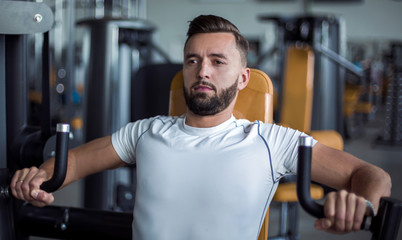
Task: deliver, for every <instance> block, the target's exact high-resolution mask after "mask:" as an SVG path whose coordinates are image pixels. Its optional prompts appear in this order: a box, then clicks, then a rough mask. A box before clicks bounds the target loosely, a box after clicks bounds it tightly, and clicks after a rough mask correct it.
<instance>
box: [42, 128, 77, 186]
mask: <svg viewBox="0 0 402 240" xmlns="http://www.w3.org/2000/svg"><path fill="white" fill-rule="evenodd" d="M69 134H70V125H69V124H62V123H58V124H57V126H56V157H55V161H54V170H53V176H52V178H51V179H50V180H48V181H46V182H44V183H42V185H41V186H40V189H42V190H44V191H46V192H49V193H50V192H54V191H56V190H57V189H59V188H60V187H61V185H62V184H63V182H64V180H65V178H66V173H67V158H68V140H69Z"/></svg>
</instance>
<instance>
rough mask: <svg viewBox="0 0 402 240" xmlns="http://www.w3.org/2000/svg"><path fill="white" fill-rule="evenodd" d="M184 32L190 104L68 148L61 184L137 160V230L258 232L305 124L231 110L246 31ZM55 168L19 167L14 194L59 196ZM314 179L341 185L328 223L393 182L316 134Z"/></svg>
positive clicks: (201, 21)
mask: <svg viewBox="0 0 402 240" xmlns="http://www.w3.org/2000/svg"><path fill="white" fill-rule="evenodd" d="M187 35H188V39H187V41H186V44H185V46H184V64H183V76H184V87H183V90H184V93H185V98H186V103H187V107H188V109H187V113H186V114H185V115H183V116H181V117H164V116H157V117H154V118H151V119H145V120H140V121H137V122H135V123H129V124H128V125H127V126H125V127H123V128H122V129H121V130H119V131H118V132H116V133H114V134H113V135H112V136H107V137H103V138H100V139H97V140H94V141H92V142H89V143H87V144H85V145H83V146H81V147H78V148H75V149H73V150H71V151H70V152H69V163H68V170H67V177H66V180H65V182H64V184H63V186H65V185H67V184H69V183H71V182H73V181H76V180H78V179H80V178H83V177H85V176H88V175H90V174H93V173H96V172H98V171H102V170H105V169H113V168H117V167H121V166H123V165H125V164H131V163H134V162H135V163H136V164H137V192H136V202H135V207H134V220H133V239H152V240H154V239H158V240H159V239H175V240H177V239H208V240H210V239H257V237H258V234H259V230H260V227H261V224H262V220H263V218H264V216H265V212H266V210H267V208H268V206H269V203H270V202H271V200H272V197H273V195H274V193H275V190H276V187H277V185H278V182H279V179H280V178H281V177H282V176H284V175H286V174H292V173H293V174H294V173H295V171H296V165H297V151H296V149H297V142H298V137H299V136H301V135H305V134H304V133H301V132H298V131H295V130H292V129H288V128H283V127H280V126H277V125H272V124H263V123H261V122H254V123H250V122H249V121H247V120H237V119H235V118H234V117H233V116H232V110H233V107H234V103H235V101H236V97H237V94H238V91H240V90H242V89H243V88H244V87H245V86H246V85H247V83H248V81H249V73H250V70H249V68H247V65H246V64H247V51H248V43H247V40H246V39H245V38H244V37H243V36H241V35H240V33H239V31H238V29H237V28H236V27H235V26H234V25H233V24H231V23H230V22H228V21H227V20H225V19H223V18H220V17H216V16H199V17H197V18H195V19H194V20H193V21H191V23H190V26H189V30H188V33H187ZM52 168H53V160H52V159H51V160H49V161H47V162H45V163H44V164H43V165H42V166H41V167H40V168H39V169H37V168H31V169H23V170H20V171H17V172H16V173H15V175H14V177H13V179H12V183H11V189H12V193H13V195H14V196H16V197H17V198H20V199H22V200H25V201H29V202H31V203H32V204H33V205H36V206H44V205H47V204H50V203H51V202H53V196H52V194H48V193H45V192H43V191H41V190H39V186H40V185H41V183H42V182H43V181H45V180H47V179H49V178H50V176H51V175H52ZM312 179H313V180H315V181H317V182H320V183H322V184H325V185H327V186H330V187H333V188H335V189H339V190H341V191H339V192H333V193H330V194H328V196H327V198H326V201H325V207H324V209H325V216H326V217H325V218H323V219H319V220H317V222H316V224H315V226H316V228H317V229H320V230H326V231H330V232H338V233H347V232H350V231H356V230H359V228H360V225H361V223H362V220H363V216H364V215H365V214H366V213H369V212H370V208H369V207H368V206H367V202H368V201H370V202H371V203H372V205H373V206H374V209H375V210H376V209H377V208H378V204H379V199H380V197H382V196H389V195H390V189H391V181H390V177H389V175H388V174H387V173H385V172H384V171H382V170H381V169H379V168H377V167H375V166H373V165H370V164H368V163H366V162H364V161H362V160H360V159H358V158H356V157H354V156H351V155H350V154H347V153H345V152H341V151H338V150H335V149H332V148H329V147H326V146H324V145H322V144H320V143H317V142H315V145H314V147H313V159H312ZM366 200H368V201H366Z"/></svg>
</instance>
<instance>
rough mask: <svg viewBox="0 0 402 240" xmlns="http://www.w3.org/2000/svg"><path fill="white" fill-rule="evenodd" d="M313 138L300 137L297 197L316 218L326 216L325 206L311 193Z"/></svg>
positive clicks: (304, 207)
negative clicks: (316, 200) (314, 198)
mask: <svg viewBox="0 0 402 240" xmlns="http://www.w3.org/2000/svg"><path fill="white" fill-rule="evenodd" d="M312 144H313V141H312V138H311V137H300V138H299V149H298V150H299V155H298V157H299V160H298V163H297V197H298V199H299V202H300V205H301V206H302V207H303V209H304V210H305V211H306V212H308V213H309V214H311V215H312V216H314V217H316V218H323V217H324V207H323V206H322V205H321V204H318V203H316V202H315V201H314V200H313V199H312V198H311V195H310V182H311V155H312Z"/></svg>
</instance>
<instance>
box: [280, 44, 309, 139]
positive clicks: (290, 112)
mask: <svg viewBox="0 0 402 240" xmlns="http://www.w3.org/2000/svg"><path fill="white" fill-rule="evenodd" d="M313 88H314V52H313V50H312V48H311V47H303V48H301V47H295V46H290V47H288V50H287V55H286V64H285V75H284V81H283V90H282V107H281V117H280V121H279V122H280V124H281V125H284V126H287V127H291V128H294V129H297V130H299V131H302V132H306V133H308V132H310V130H311V114H312V106H313Z"/></svg>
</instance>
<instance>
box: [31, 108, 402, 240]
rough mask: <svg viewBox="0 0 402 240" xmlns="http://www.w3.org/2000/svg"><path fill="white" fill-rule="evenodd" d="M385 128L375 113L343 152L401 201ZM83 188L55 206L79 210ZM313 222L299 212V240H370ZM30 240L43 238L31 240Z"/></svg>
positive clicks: (273, 219)
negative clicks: (385, 177) (374, 171)
mask: <svg viewBox="0 0 402 240" xmlns="http://www.w3.org/2000/svg"><path fill="white" fill-rule="evenodd" d="M383 128H384V114H383V113H382V112H377V114H376V115H375V118H374V119H371V120H370V121H368V122H367V123H366V124H363V125H361V126H360V127H359V128H358V129H357V130H356V132H357V134H356V136H354V137H353V138H352V139H349V140H346V141H345V151H347V152H349V153H351V154H353V155H355V156H357V157H359V158H361V159H364V160H365V161H368V162H370V163H373V164H375V165H377V166H379V167H381V168H383V169H384V170H386V171H387V172H388V173H389V174H390V175H391V178H392V182H393V188H392V197H394V198H397V199H402V187H401V186H400V185H399V184H400V183H401V182H402V174H401V173H402V171H401V170H402V146H401V147H390V146H383V145H378V144H377V145H376V144H375V140H376V139H377V138H378V137H379V136H382V133H383ZM81 188H82V184H80V182H77V183H73V184H72V185H70V186H68V187H67V188H65V189H63V190H61V191H59V192H57V193H55V198H56V201H55V203H54V204H55V205H59V206H75V207H80V203H81V202H82V199H81V196H80V195H79V194H77V193H79V192H81ZM278 221H279V208H278V205H277V204H275V203H273V204H272V205H271V208H270V226H269V235H270V236H273V235H276V233H277V232H278ZM314 221H315V219H314V218H313V217H311V216H309V215H307V214H306V213H305V212H304V211H303V210H301V209H299V224H298V229H299V234H300V239H301V240H307V239H308V240H311V239H315V240H321V239H325V240H367V239H370V238H371V234H370V233H369V232H363V231H360V232H356V233H350V234H346V235H334V234H328V233H325V232H320V231H317V230H315V229H314ZM31 239H33V240H40V239H43V238H37V237H31ZM397 239H398V240H402V227H401V226H400V227H399V235H398V238H397Z"/></svg>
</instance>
